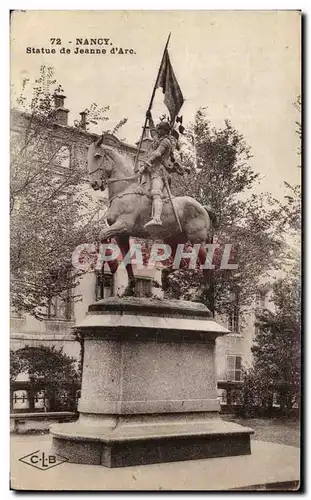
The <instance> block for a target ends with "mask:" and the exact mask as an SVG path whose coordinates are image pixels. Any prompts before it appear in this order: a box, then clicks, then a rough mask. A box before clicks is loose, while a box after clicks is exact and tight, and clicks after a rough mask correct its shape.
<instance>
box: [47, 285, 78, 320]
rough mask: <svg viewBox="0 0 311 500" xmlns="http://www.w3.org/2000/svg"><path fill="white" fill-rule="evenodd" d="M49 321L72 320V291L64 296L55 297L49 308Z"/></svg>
mask: <svg viewBox="0 0 311 500" xmlns="http://www.w3.org/2000/svg"><path fill="white" fill-rule="evenodd" d="M48 318H49V319H65V320H70V319H72V294H71V290H68V291H67V292H65V293H64V294H63V295H62V296H57V297H53V298H52V299H51V300H50V302H49V306H48Z"/></svg>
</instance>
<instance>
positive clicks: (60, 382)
mask: <svg viewBox="0 0 311 500" xmlns="http://www.w3.org/2000/svg"><path fill="white" fill-rule="evenodd" d="M17 365H18V367H19V370H18V373H21V372H23V373H28V375H29V389H30V393H32V394H34V393H36V392H39V391H41V390H44V393H45V397H46V398H47V400H48V401H49V408H48V410H49V411H59V410H60V409H62V408H63V407H65V408H68V405H69V406H71V407H74V404H75V393H76V391H77V389H78V388H79V387H80V384H81V372H80V371H79V370H78V369H77V367H76V360H75V359H74V358H72V357H70V356H67V355H66V354H64V353H63V350H62V349H59V350H58V349H56V347H55V346H52V347H46V346H44V345H41V346H39V347H31V346H28V345H26V346H25V347H23V348H21V349H18V350H17V351H11V373H12V374H13V373H14V375H15V376H13V377H12V379H11V383H12V382H14V380H15V378H16V375H17V374H18V373H16V372H17V370H16V366H17Z"/></svg>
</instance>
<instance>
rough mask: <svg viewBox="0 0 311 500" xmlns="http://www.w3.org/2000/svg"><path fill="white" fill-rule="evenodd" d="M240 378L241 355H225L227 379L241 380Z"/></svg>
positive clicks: (229, 380)
mask: <svg viewBox="0 0 311 500" xmlns="http://www.w3.org/2000/svg"><path fill="white" fill-rule="evenodd" d="M241 380H242V356H235V355H232V354H229V355H228V356H227V381H228V382H241Z"/></svg>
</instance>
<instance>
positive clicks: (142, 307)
mask: <svg viewBox="0 0 311 500" xmlns="http://www.w3.org/2000/svg"><path fill="white" fill-rule="evenodd" d="M78 328H79V329H80V331H81V333H82V335H83V336H84V363H83V380H82V390H81V399H80V401H79V408H78V409H79V414H80V416H79V419H78V420H77V422H73V423H68V424H58V425H54V426H52V429H51V432H52V436H53V451H54V452H55V453H59V454H60V455H62V456H65V457H66V458H68V459H69V461H71V462H74V463H85V464H94V465H95V464H97V465H104V466H107V467H123V466H128V465H140V464H151V463H159V462H171V461H178V460H189V459H198V458H208V457H223V456H230V455H244V454H249V453H250V434H251V433H252V430H251V429H248V428H245V427H242V426H240V425H237V424H234V423H231V422H224V421H222V420H221V419H220V417H219V411H220V403H219V401H218V399H217V393H216V379H215V339H216V337H217V336H219V335H224V334H226V333H229V332H228V330H226V329H225V328H223V327H222V326H220V325H219V324H218V323H216V322H215V321H214V320H213V318H212V317H211V314H210V312H209V311H208V309H207V308H206V307H205V306H204V305H203V304H198V303H192V302H184V301H168V300H157V299H147V298H109V299H105V300H101V301H99V302H96V303H95V304H93V305H91V306H90V307H89V312H88V314H87V316H86V318H85V319H84V321H83V322H82V323H81V324H80V325H79V326H78Z"/></svg>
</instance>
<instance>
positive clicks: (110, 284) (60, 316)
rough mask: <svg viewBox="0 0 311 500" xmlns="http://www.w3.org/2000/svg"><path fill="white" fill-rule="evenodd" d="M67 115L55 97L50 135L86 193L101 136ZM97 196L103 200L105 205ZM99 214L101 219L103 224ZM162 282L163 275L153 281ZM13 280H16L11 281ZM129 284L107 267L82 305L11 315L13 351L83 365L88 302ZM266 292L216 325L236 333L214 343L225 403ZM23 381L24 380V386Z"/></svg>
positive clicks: (23, 399)
mask: <svg viewBox="0 0 311 500" xmlns="http://www.w3.org/2000/svg"><path fill="white" fill-rule="evenodd" d="M68 115H69V110H68V109H67V108H66V107H65V97H64V96H63V95H56V96H55V121H54V122H53V124H52V125H51V127H50V129H49V130H47V133H48V134H52V136H53V138H54V139H55V141H56V142H58V141H59V142H60V143H62V146H61V168H63V169H70V168H72V166H73V165H74V163H75V162H80V164H81V163H82V164H85V179H84V182H85V188H86V189H90V188H89V186H88V178H87V166H86V158H87V148H88V146H89V145H90V144H91V143H92V142H93V141H94V139H96V138H97V137H98V136H97V135H96V134H92V133H90V132H88V131H87V130H86V116H85V113H84V112H81V113H80V115H81V120H80V123H79V125H78V126H74V127H73V126H70V125H68ZM29 119H30V117H29V115H27V114H26V113H21V112H18V111H13V112H12V124H11V136H12V137H18V136H19V135H22V134H24V132H25V129H27V127H28V125H29ZM149 141H150V137H149V136H148V133H147V134H146V136H145V137H144V140H143V143H142V144H143V147H142V152H141V157H142V158H143V156H144V154H145V151H146V149H147V147H148V143H149ZM104 143H105V144H106V145H108V146H110V147H112V148H116V149H117V150H118V151H119V152H121V153H122V154H123V155H125V156H128V157H129V158H131V159H132V160H134V158H135V155H136V152H137V147H136V146H131V145H129V144H126V143H124V142H120V141H119V140H118V139H117V138H116V137H115V136H113V135H109V134H106V135H105V136H104ZM90 194H92V196H93V197H94V203H96V202H102V203H103V207H105V197H107V194H106V193H105V192H103V193H100V195H98V192H97V193H95V192H94V191H93V190H91V189H90ZM98 196H100V197H102V199H101V200H99V199H98ZM101 216H102V215H101V214H100V213H99V215H98V222H99V223H100V218H101ZM137 275H139V276H140V277H141V285H140V286H143V280H144V277H145V278H146V277H149V278H150V272H149V274H148V272H147V271H146V272H142V271H139V272H137ZM153 277H154V278H155V279H157V280H158V281H159V278H160V276H159V274H156V276H153ZM13 279H14V278H13ZM126 284H127V278H126V272H125V271H124V270H120V271H118V272H117V273H116V274H115V275H114V276H112V275H111V273H110V271H109V269H108V267H107V268H106V267H105V268H104V273H103V274H102V273H98V272H94V271H89V272H86V273H85V275H84V276H83V278H82V279H81V282H80V283H79V285H78V286H77V289H76V292H77V295H78V296H79V297H80V299H79V300H78V301H74V300H72V301H71V300H70V297H69V300H68V297H66V300H65V299H64V298H61V297H55V298H53V300H52V301H51V304H50V305H49V308H48V314H47V318H46V319H45V320H40V321H39V320H37V319H35V318H34V317H33V316H30V315H27V314H26V315H23V314H21V313H19V312H18V311H12V312H11V349H13V350H17V349H20V348H22V347H24V346H25V345H28V346H41V345H46V346H52V345H54V346H57V347H61V348H62V349H63V352H64V353H65V354H67V355H69V356H72V357H74V358H75V359H77V360H79V358H80V344H79V342H78V341H77V340H76V337H75V336H74V334H73V333H72V328H73V327H74V326H75V325H76V324H77V323H79V322H80V321H81V320H82V319H83V318H84V316H85V314H86V312H87V309H88V306H89V304H90V303H92V302H94V301H96V300H99V299H101V298H107V297H109V296H110V295H119V294H121V293H122V290H124V288H125V286H126ZM161 293H162V292H161V291H160V289H159V288H154V294H157V295H158V296H161ZM267 294H268V291H267V290H261V291H259V295H258V297H256V299H255V300H254V305H253V307H250V308H249V311H247V314H244V318H245V320H244V323H243V324H242V323H241V322H240V321H239V311H235V312H234V313H233V315H232V316H231V317H230V318H225V319H223V318H217V319H218V321H220V322H221V323H223V324H224V326H227V327H228V328H229V329H230V330H231V332H232V333H230V334H229V335H226V336H225V337H223V338H219V339H217V344H216V367H217V377H218V388H219V396H220V397H221V398H222V400H223V401H224V402H225V401H226V394H227V390H228V388H230V387H234V386H237V385H239V383H240V382H241V374H242V365H244V366H245V365H246V366H247V365H249V364H251V344H252V341H253V338H254V335H255V333H256V327H255V314H256V308H257V307H266V305H267ZM21 377H22V376H21ZM22 381H23V379H22V380H21V382H22ZM15 399H16V401H15V403H14V404H13V410H14V409H16V410H18V409H20V408H21V407H22V408H23V410H25V409H27V404H28V403H27V395H26V396H25V394H21V392H19V396H18V398H16V397H15ZM40 404H41V403H40V401H38V402H37V408H39V409H40Z"/></svg>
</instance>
